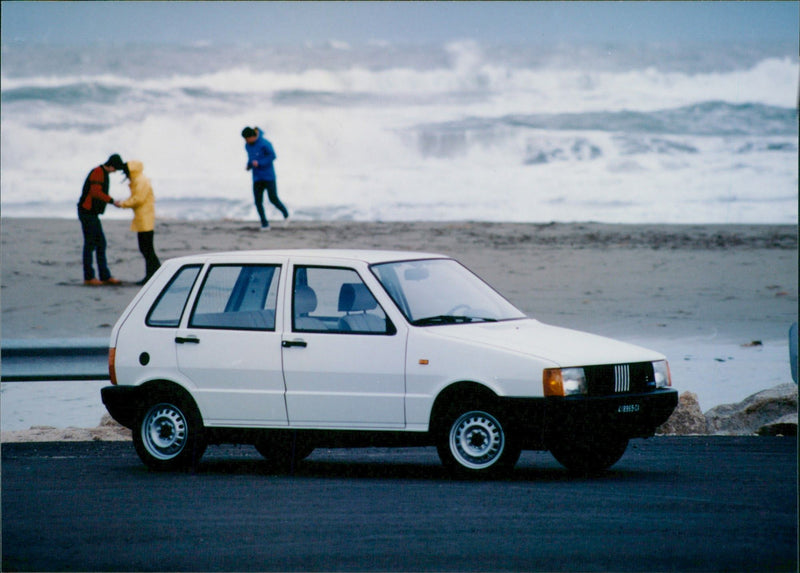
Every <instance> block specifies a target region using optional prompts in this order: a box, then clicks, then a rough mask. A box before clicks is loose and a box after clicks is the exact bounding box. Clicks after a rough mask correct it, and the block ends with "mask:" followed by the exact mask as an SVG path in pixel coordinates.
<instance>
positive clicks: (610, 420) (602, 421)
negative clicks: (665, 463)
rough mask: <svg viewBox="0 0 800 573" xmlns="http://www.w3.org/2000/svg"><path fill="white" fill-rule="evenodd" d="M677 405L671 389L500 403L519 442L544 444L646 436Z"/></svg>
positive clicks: (526, 445)
mask: <svg viewBox="0 0 800 573" xmlns="http://www.w3.org/2000/svg"><path fill="white" fill-rule="evenodd" d="M677 405H678V391H677V390H673V389H671V388H665V389H661V390H654V391H649V392H642V393H628V394H614V395H609V396H571V397H567V398H560V397H549V398H533V399H531V398H527V399H526V398H511V399H507V400H506V401H505V404H504V409H505V414H506V415H507V416H508V417H509V419H510V420H511V423H512V426H513V428H514V431H515V433H516V435H517V436H518V437H519V438H520V441H521V442H522V446H523V447H524V448H526V449H527V448H530V449H547V445H548V444H549V443H552V442H553V441H555V440H559V439H563V438H564V437H566V436H572V437H579V436H611V437H623V438H646V437H650V436H652V435H653V434H654V433H655V430H656V428H658V426H660V425H661V424H663V423H664V422H666V421H667V418H669V417H670V415H671V414H672V412H673V411H674V410H675V407H676V406H677Z"/></svg>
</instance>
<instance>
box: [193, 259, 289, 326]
mask: <svg viewBox="0 0 800 573" xmlns="http://www.w3.org/2000/svg"><path fill="white" fill-rule="evenodd" d="M279 277H280V267H279V266H277V265H215V266H212V267H211V268H210V269H209V271H208V273H207V274H206V278H205V280H204V281H203V286H202V287H201V289H200V294H199V295H197V302H196V303H195V306H194V310H193V311H192V316H191V318H190V319H189V326H190V327H192V328H218V329H230V330H275V309H276V307H277V300H278V278H279Z"/></svg>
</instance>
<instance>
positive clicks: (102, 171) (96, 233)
mask: <svg viewBox="0 0 800 573" xmlns="http://www.w3.org/2000/svg"><path fill="white" fill-rule="evenodd" d="M124 165H125V164H124V163H123V161H122V158H121V157H120V156H119V155H117V154H116V153H115V154H114V155H112V156H111V157H109V158H108V160H107V161H106V162H105V163H103V164H102V165H98V166H97V167H95V168H94V169H92V170H91V171H90V172H89V175H88V176H87V177H86V181H84V183H83V191H82V192H81V198H80V200H79V201H78V219H79V220H80V222H81V229H82V230H83V284H85V285H88V286H99V285H118V284H120V282H121V281H119V280H118V279H115V278H114V277H112V276H111V271H109V270H108V262H107V261H106V237H105V235H104V234H103V225H101V224H100V215H102V214H103V213H104V212H105V210H106V205H108V204H109V203H113V202H114V199H112V198H111V197H110V196H109V194H108V174H109V173H113V172H115V171H117V170H121V169H122V168H123V167H124ZM95 256H96V257H97V271H98V274H99V277H100V278H99V279H98V278H97V277H95V274H94V268H93V265H92V263H93V260H92V259H93V258H94V257H95Z"/></svg>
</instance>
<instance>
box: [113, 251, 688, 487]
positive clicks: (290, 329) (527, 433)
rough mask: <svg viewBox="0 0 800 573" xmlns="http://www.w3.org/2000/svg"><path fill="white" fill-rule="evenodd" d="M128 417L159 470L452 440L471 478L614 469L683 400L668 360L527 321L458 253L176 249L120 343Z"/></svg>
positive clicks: (454, 464)
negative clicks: (537, 453)
mask: <svg viewBox="0 0 800 573" xmlns="http://www.w3.org/2000/svg"><path fill="white" fill-rule="evenodd" d="M110 346H111V348H110V351H109V369H110V375H111V382H112V384H113V385H112V386H108V387H105V388H103V389H102V398H103V402H104V404H105V405H106V408H107V409H108V411H109V413H110V414H111V416H112V417H113V418H114V419H116V420H117V421H118V422H120V423H121V424H123V425H125V426H127V427H129V428H131V429H132V431H133V440H134V445H135V448H136V451H137V453H138V454H139V456H140V457H141V459H142V461H143V462H144V463H145V464H146V465H147V466H149V467H150V468H153V469H177V468H181V467H186V466H190V465H192V464H194V463H196V462H197V461H198V460H199V458H200V456H202V454H203V452H204V450H205V448H206V446H207V445H208V444H218V443H250V444H254V445H255V446H256V448H257V449H258V451H259V452H260V453H261V454H262V455H264V456H265V457H266V458H268V459H270V460H273V461H275V462H280V463H287V462H289V463H294V462H295V461H297V460H300V459H302V458H304V457H306V456H308V455H309V454H310V453H311V451H312V450H313V449H314V448H315V447H336V446H348V447H355V446H370V445H371V446H412V445H413V446H428V445H435V446H436V447H437V449H438V452H439V456H440V458H441V460H442V462H443V463H444V465H445V466H446V467H447V468H449V469H450V470H452V471H453V472H454V473H456V474H459V475H493V474H497V473H500V472H503V471H507V470H509V469H511V468H512V467H513V466H514V465H515V463H516V462H517V460H518V458H519V455H520V451H521V450H523V449H538V450H550V451H551V452H552V454H553V455H554V456H555V457H556V459H557V460H558V461H559V462H561V463H562V464H563V465H564V466H566V467H567V468H570V469H572V470H576V471H589V472H592V471H600V470H604V469H606V468H608V467H610V466H611V465H613V464H614V463H616V462H617V461H618V460H619V458H620V457H622V454H623V453H624V452H625V449H626V447H627V445H628V440H629V439H630V438H636V437H648V436H652V435H653V433H654V431H655V429H656V427H657V426H659V425H660V424H662V423H663V422H664V421H666V419H667V418H668V417H669V415H670V414H671V413H672V411H673V410H674V408H675V406H676V405H677V392H676V391H675V390H673V389H672V388H670V386H671V382H670V374H669V367H668V365H667V361H666V359H665V357H664V356H662V355H661V354H659V353H657V352H653V351H651V350H646V349H644V348H640V347H637V346H633V345H630V344H626V343H623V342H619V341H615V340H611V339H608V338H602V337H599V336H595V335H591V334H586V333H582V332H578V331H574V330H567V329H564V328H558V327H555V326H549V325H546V324H542V323H541V322H539V321H537V320H534V319H531V318H528V317H526V316H525V315H524V314H523V313H522V312H521V311H520V310H518V309H517V308H515V307H514V306H513V305H512V304H511V303H509V302H508V301H507V300H506V299H504V298H503V297H502V296H500V295H499V294H498V293H497V292H496V291H494V290H493V289H492V288H491V287H490V286H488V285H487V284H486V283H485V282H483V281H482V280H481V279H480V278H478V277H477V276H476V275H474V274H473V273H472V272H470V271H469V270H467V269H466V268H465V267H463V266H462V265H461V264H460V263H458V262H456V261H455V260H453V259H451V258H448V257H446V256H443V255H436V254H426V253H416V252H387V251H356V250H286V251H251V252H247V251H241V252H230V253H215V254H203V255H195V256H189V257H182V258H177V259H172V260H170V261H168V262H166V263H165V264H164V265H163V266H162V267H161V269H160V270H159V271H158V273H157V274H156V275H155V276H154V277H153V278H152V279H151V280H150V281H149V282H148V283H147V284H146V285H145V286H144V287H143V288H142V290H141V291H140V292H139V293H138V294H137V296H136V297H135V298H134V300H133V301H132V302H131V303H130V305H129V306H128V308H127V309H126V310H125V312H124V313H123V314H122V316H121V317H120V319H119V321H118V322H117V324H116V325H115V326H114V330H113V332H112V335H111V345H110Z"/></svg>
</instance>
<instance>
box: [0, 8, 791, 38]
mask: <svg viewBox="0 0 800 573" xmlns="http://www.w3.org/2000/svg"><path fill="white" fill-rule="evenodd" d="M799 6H800V3H798V2H793V1H789V2H708V1H697V2H224V3H221V2H6V1H4V2H2V41H3V43H10V42H45V43H52V44H73V45H81V44H87V43H90V42H97V41H100V42H115V43H128V42H141V43H182V44H195V43H203V42H213V43H221V42H224V43H252V42H264V43H277V44H280V43H297V42H324V41H329V40H335V41H342V42H349V43H352V44H358V43H364V42H369V41H380V40H387V41H392V42H401V41H407V42H412V43H422V42H431V41H433V42H442V41H449V40H456V39H475V40H479V41H497V40H504V41H511V42H546V43H552V42H558V41H565V42H570V41H573V42H574V41H589V42H620V41H623V42H625V41H631V42H642V41H647V42H659V43H663V42H703V41H738V42H772V41H776V42H791V43H797V42H798V19H800V14H799V12H800V10H799V8H798V7H799Z"/></svg>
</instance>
